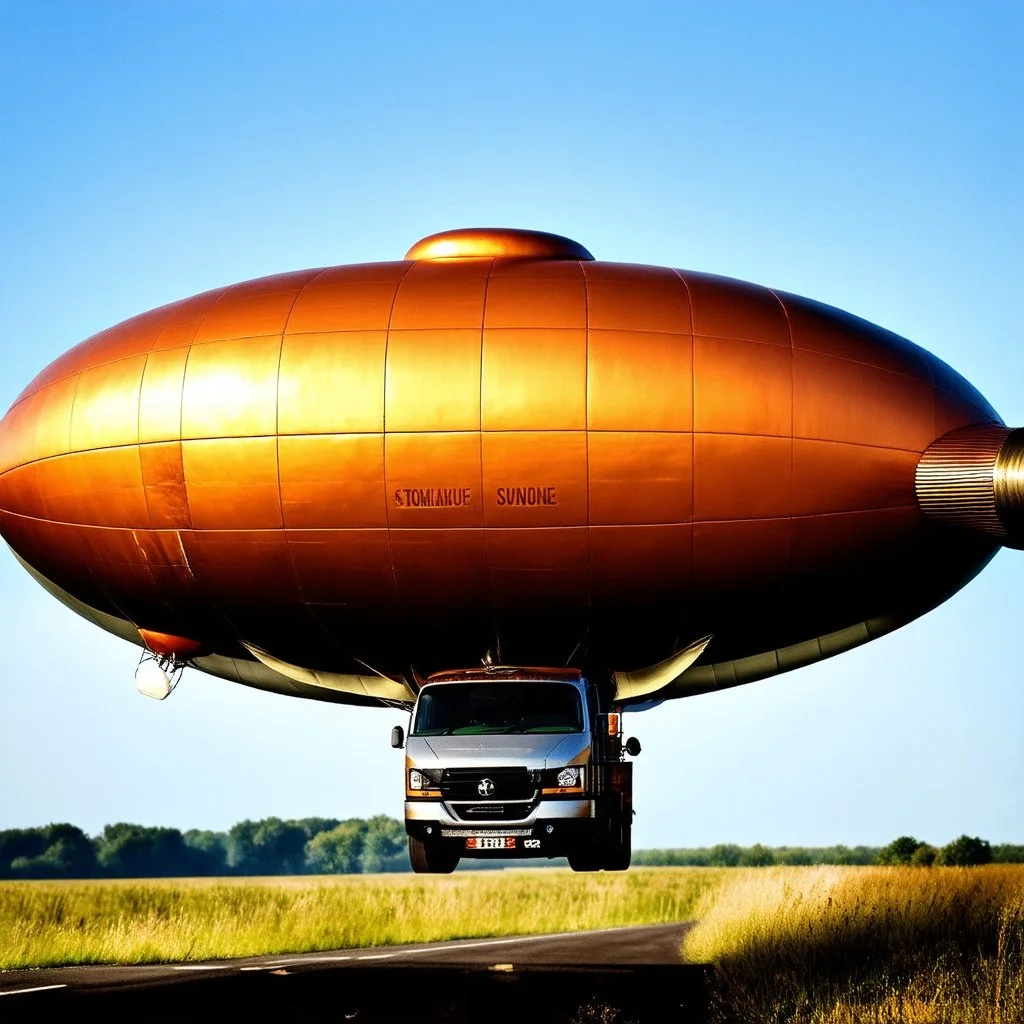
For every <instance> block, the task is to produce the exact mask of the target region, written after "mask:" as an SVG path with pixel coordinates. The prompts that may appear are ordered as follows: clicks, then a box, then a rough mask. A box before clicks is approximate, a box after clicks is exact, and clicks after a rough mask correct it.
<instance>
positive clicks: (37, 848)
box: [0, 814, 409, 878]
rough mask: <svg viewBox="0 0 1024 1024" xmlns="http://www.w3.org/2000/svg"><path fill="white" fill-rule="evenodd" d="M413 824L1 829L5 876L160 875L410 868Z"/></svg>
mask: <svg viewBox="0 0 1024 1024" xmlns="http://www.w3.org/2000/svg"><path fill="white" fill-rule="evenodd" d="M408 870H409V858H408V854H407V852H406V841H405V827H404V825H403V824H402V823H401V822H400V821H396V820H395V819H394V818H389V817H387V816H386V815H383V814H381V815H377V816H376V817H373V818H369V819H367V820H364V819H362V818H349V819H347V820H345V821H342V820H340V819H338V818H300V819H293V820H288V821H285V820H282V819H281V818H264V819H262V820H261V821H249V820H246V821H240V822H238V823H237V824H235V825H232V826H231V828H230V829H228V831H226V832H212V831H205V830H200V829H189V830H188V831H186V832H182V831H181V830H180V829H176V828H160V827H152V826H147V825H135V824H131V823H129V822H118V823H117V824H115V825H107V826H106V827H105V828H104V829H103V831H102V832H101V833H100V834H99V835H98V836H93V837H90V836H88V835H86V834H85V833H84V832H83V831H82V830H81V829H80V828H78V827H77V826H75V825H69V824H54V825H44V826H42V827H40V828H12V829H6V830H5V831H0V878H159V877H193V876H204V875H205V876H215V875H302V874H358V873H362V872H367V873H371V872H372V873H375V872H382V871H408Z"/></svg>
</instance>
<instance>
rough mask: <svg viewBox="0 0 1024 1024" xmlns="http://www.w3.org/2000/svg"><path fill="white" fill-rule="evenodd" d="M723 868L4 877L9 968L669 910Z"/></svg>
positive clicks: (531, 927)
mask: <svg viewBox="0 0 1024 1024" xmlns="http://www.w3.org/2000/svg"><path fill="white" fill-rule="evenodd" d="M719 874H720V871H718V870H706V869H700V868H679V869H675V868H668V869H658V868H648V869H640V870H637V871H630V872H628V873H624V874H619V873H614V874H603V873H602V874H600V875H575V874H573V873H571V872H569V871H567V870H559V869H544V870H532V871H531V870H515V871H502V872H466V873H464V874H455V875H448V876H434V877H429V878H424V877H421V876H416V875H395V874H392V875H340V876H301V877H293V878H265V879H253V878H245V879H187V880H182V879H166V880H154V881H136V880H132V881H90V882H27V881H26V882H0V969H11V968H15V967H40V966H53V965H57V964H84V963H152V962H156V961H162V960H200V959H203V960H205V959H209V958H213V957H232V956H252V955H257V954H261V953H285V952H296V951H308V950H321V949H338V948H346V947H348V948H354V947H361V946H380V945H391V944H398V943H404V942H430V941H437V940H443V939H454V938H465V937H477V936H492V935H516V934H530V933H534V934H540V933H544V932H560V931H576V930H579V929H585V928H608V927H615V926H619V925H633V924H659V923H665V922H671V921H682V920H686V919H687V918H690V917H692V916H693V911H694V907H695V906H696V904H697V902H698V900H699V899H700V898H701V896H702V895H703V894H704V892H705V891H706V890H707V889H708V888H709V887H710V886H712V885H714V884H715V882H716V880H717V879H718V876H719Z"/></svg>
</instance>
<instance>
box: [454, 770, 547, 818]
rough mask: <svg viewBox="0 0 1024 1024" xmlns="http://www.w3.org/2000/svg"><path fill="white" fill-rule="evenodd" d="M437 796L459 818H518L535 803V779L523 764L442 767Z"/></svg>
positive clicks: (528, 811)
mask: <svg viewBox="0 0 1024 1024" xmlns="http://www.w3.org/2000/svg"><path fill="white" fill-rule="evenodd" d="M441 798H442V799H443V800H444V801H445V802H446V803H447V804H448V807H449V809H450V810H451V812H452V814H454V815H455V817H457V818H460V819H461V820H462V821H521V820H522V819H523V818H527V817H529V815H530V812H531V811H532V810H533V808H534V807H535V806H536V804H537V783H536V781H535V780H534V774H533V772H531V771H529V770H528V769H526V768H490V769H482V768H446V769H445V770H444V772H443V773H442V775H441Z"/></svg>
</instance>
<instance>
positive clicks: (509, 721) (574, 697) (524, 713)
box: [412, 682, 583, 736]
mask: <svg viewBox="0 0 1024 1024" xmlns="http://www.w3.org/2000/svg"><path fill="white" fill-rule="evenodd" d="M582 731H583V708H582V706H581V704H580V693H579V690H577V689H576V687H575V686H573V685H572V684H571V683H556V682H551V683H544V682H541V683H536V682H527V683H524V682H519V683H515V682H493V683H487V682H481V683H435V684H434V685H432V686H428V687H427V688H426V689H424V691H423V693H422V694H420V699H419V703H418V704H417V705H416V721H415V723H414V724H413V729H412V734H413V735H414V736H460V735H461V736H466V735H471V734H483V733H505V734H512V733H520V734H521V733H541V732H564V733H570V732H582Z"/></svg>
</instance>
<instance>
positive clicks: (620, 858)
mask: <svg viewBox="0 0 1024 1024" xmlns="http://www.w3.org/2000/svg"><path fill="white" fill-rule="evenodd" d="M632 831H633V830H632V829H631V828H630V827H629V825H625V826H623V828H621V829H619V830H618V835H617V836H615V837H614V838H613V839H611V840H609V842H608V848H607V850H606V851H605V856H604V869H605V870H606V871H625V870H626V869H627V868H628V867H629V864H630V861H632V859H633V837H632Z"/></svg>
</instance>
